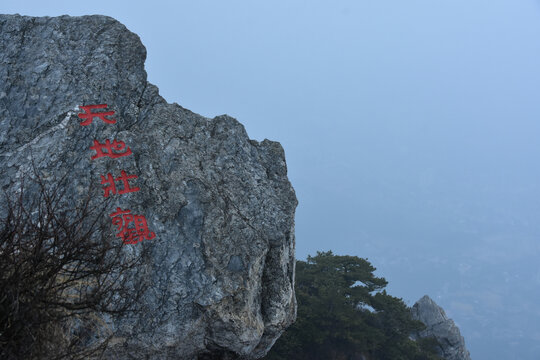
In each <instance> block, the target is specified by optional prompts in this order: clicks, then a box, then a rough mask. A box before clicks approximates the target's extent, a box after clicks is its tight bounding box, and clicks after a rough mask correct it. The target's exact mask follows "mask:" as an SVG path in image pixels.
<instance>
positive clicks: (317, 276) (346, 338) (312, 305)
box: [266, 251, 440, 360]
mask: <svg viewBox="0 0 540 360" xmlns="http://www.w3.org/2000/svg"><path fill="white" fill-rule="evenodd" d="M374 271H375V268H374V267H373V266H372V265H371V264H370V263H369V262H368V261H367V260H366V259H361V258H359V257H356V256H338V255H334V254H332V252H331V251H329V252H317V255H316V256H314V257H311V256H308V258H307V261H297V263H296V299H297V301H298V316H297V320H296V322H295V323H294V324H293V325H292V326H291V327H289V328H288V329H287V330H286V331H285V333H284V334H283V335H282V336H281V337H280V338H279V339H278V341H277V342H276V344H275V345H274V347H273V348H272V349H271V350H270V352H269V353H268V355H267V356H266V359H269V360H285V359H287V360H290V359H297V360H304V359H305V360H308V359H309V360H318V359H324V360H356V359H358V360H360V359H369V360H371V359H377V360H387V359H388V360H437V359H440V358H439V357H437V356H436V355H435V354H436V352H435V350H434V349H435V346H436V345H437V343H436V341H433V339H430V340H428V341H419V342H415V341H413V340H411V339H410V337H409V336H410V334H411V333H412V332H414V331H418V330H420V329H422V328H423V327H424V325H423V324H422V323H421V322H419V321H415V320H413V319H412V317H411V313H410V309H409V308H408V307H407V306H406V305H405V303H404V302H403V301H402V300H401V299H398V298H395V297H393V296H390V295H388V294H387V293H386V291H385V290H384V287H385V286H386V285H387V281H386V280H385V279H384V278H379V277H376V276H375V275H374V274H373V272H374Z"/></svg>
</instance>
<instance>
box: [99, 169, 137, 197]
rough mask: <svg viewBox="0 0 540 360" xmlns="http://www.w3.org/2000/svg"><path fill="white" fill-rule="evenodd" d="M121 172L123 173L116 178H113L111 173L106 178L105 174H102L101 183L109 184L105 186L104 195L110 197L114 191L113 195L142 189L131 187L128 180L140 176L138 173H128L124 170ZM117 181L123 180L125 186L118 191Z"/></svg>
mask: <svg viewBox="0 0 540 360" xmlns="http://www.w3.org/2000/svg"><path fill="white" fill-rule="evenodd" d="M121 174H122V175H121V176H119V177H117V178H116V179H113V176H112V175H111V174H110V173H108V174H107V178H105V176H103V175H101V184H102V185H106V184H107V186H106V187H104V188H103V191H104V194H103V196H104V197H109V194H110V193H112V194H113V195H114V194H126V193H130V192H135V191H139V190H141V189H140V188H138V187H130V186H129V182H128V180H129V179H136V178H138V176H137V175H128V174H126V172H125V171H124V170H122V171H121ZM115 181H122V183H123V185H124V188H123V189H122V190H118V191H117V190H116V185H115V183H114V182H115Z"/></svg>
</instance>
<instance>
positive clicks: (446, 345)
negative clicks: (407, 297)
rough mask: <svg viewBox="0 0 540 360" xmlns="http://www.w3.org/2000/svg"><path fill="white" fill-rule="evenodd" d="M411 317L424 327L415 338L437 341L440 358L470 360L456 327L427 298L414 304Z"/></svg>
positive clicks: (438, 307) (440, 309)
mask: <svg viewBox="0 0 540 360" xmlns="http://www.w3.org/2000/svg"><path fill="white" fill-rule="evenodd" d="M412 315H413V318H414V319H415V320H419V321H421V322H423V323H424V324H425V325H426V329H425V330H423V331H421V332H419V333H418V334H415V337H417V338H423V337H434V338H435V339H437V341H438V343H439V348H438V350H439V355H440V356H441V357H443V358H444V359H446V360H471V357H470V354H469V351H468V350H467V348H466V347H465V340H464V339H463V336H461V333H460V332H459V329H458V327H457V326H456V324H455V323H454V321H453V320H452V319H449V318H448V317H447V316H446V314H445V312H444V310H443V308H441V307H440V306H438V305H437V304H436V303H435V302H434V301H433V300H431V298H430V297H429V296H427V295H425V296H424V297H422V298H421V299H420V300H418V301H417V302H416V303H415V304H414V306H413V307H412Z"/></svg>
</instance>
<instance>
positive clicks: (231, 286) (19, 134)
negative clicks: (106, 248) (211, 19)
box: [0, 15, 297, 359]
mask: <svg viewBox="0 0 540 360" xmlns="http://www.w3.org/2000/svg"><path fill="white" fill-rule="evenodd" d="M145 57H146V50H145V48H144V46H143V45H142V44H141V41H140V39H139V37H138V36H137V35H135V34H133V33H132V32H130V31H129V30H127V29H126V28H125V27H124V26H123V25H122V24H120V23H119V22H118V21H116V20H114V19H112V18H110V17H106V16H83V17H70V16H60V17H26V16H19V15H0V80H1V81H0V169H1V170H2V171H1V175H0V186H1V187H2V189H3V190H6V191H8V192H12V191H14V189H15V188H16V187H17V186H18V184H19V183H20V181H21V180H22V178H23V177H24V176H26V175H25V174H27V173H28V172H29V171H30V166H31V165H30V164H31V161H30V160H31V159H32V158H33V159H34V162H35V164H36V166H37V168H38V169H39V171H42V172H43V173H44V174H45V175H46V180H48V181H50V182H52V183H53V182H54V181H56V180H57V179H59V178H60V177H61V176H62V175H64V174H65V173H67V172H69V173H70V174H69V179H70V180H69V183H68V185H67V189H66V190H67V194H68V197H69V199H71V200H72V201H73V202H74V203H76V202H77V201H78V200H80V199H82V198H83V197H84V196H85V195H86V194H87V193H88V191H89V190H88V189H94V190H95V191H96V194H98V196H97V197H96V200H95V201H103V198H102V195H101V194H102V192H101V194H100V191H101V187H102V185H101V184H100V181H101V180H100V175H102V174H103V175H104V174H106V173H108V172H110V173H112V174H113V175H114V176H119V174H120V170H125V171H126V172H127V173H128V174H136V175H138V176H139V178H138V179H137V180H136V181H134V184H135V185H136V186H139V187H140V188H141V191H139V192H135V193H130V194H124V195H115V196H114V199H113V201H112V202H111V205H110V210H111V212H112V211H113V210H114V209H116V207H117V206H120V207H122V208H130V209H132V211H133V212H134V213H140V214H143V215H145V216H146V218H147V219H148V224H149V227H150V229H151V230H152V231H154V232H155V233H156V238H155V239H153V240H146V241H144V242H142V243H139V244H137V245H135V246H134V248H133V251H137V247H146V248H148V250H149V253H150V256H149V257H148V259H146V268H145V271H144V272H143V275H142V276H141V277H140V281H141V282H147V283H149V284H151V288H150V290H149V291H148V292H147V293H146V294H145V296H144V304H145V307H146V308H145V311H144V312H143V313H141V314H139V315H138V316H137V317H136V318H131V319H128V320H125V319H123V320H117V319H112V320H111V319H109V320H108V321H109V322H111V324H112V326H114V329H115V331H116V333H117V334H118V336H117V339H116V343H117V344H118V345H117V350H116V355H114V356H115V357H117V358H122V357H123V356H124V355H123V354H124V353H123V351H124V352H126V351H127V352H129V353H131V355H132V356H134V357H135V358H141V359H142V358H144V359H165V358H175V359H176V358H181V359H191V358H193V359H195V358H197V357H201V358H202V357H204V356H206V357H208V358H211V357H214V358H219V357H220V356H222V357H223V358H225V357H226V355H225V354H228V355H227V356H229V357H233V358H234V357H244V358H259V357H261V356H263V355H264V354H265V353H266V351H267V350H268V349H269V347H270V346H271V345H272V344H273V342H274V341H275V340H276V338H277V337H278V336H279V335H280V334H281V332H283V330H284V329H285V328H286V327H287V326H288V325H289V324H291V323H292V321H293V320H294V318H295V316H296V303H295V297H294V290H293V279H294V211H295V208H296V205H297V200H296V197H295V193H294V190H293V188H292V187H291V185H290V183H289V181H288V179H287V168H286V164H285V156H284V152H283V149H282V147H281V146H280V144H279V143H277V142H272V141H269V140H264V141H262V142H257V141H254V140H250V139H249V138H248V136H247V134H246V131H245V129H244V127H243V126H242V125H241V124H240V123H239V122H237V121H236V120H235V119H233V118H231V117H229V116H226V115H223V116H218V117H216V118H214V119H209V118H205V117H203V116H200V115H198V114H195V113H193V112H191V111H189V110H186V109H184V108H182V107H181V106H179V105H178V104H176V103H175V104H168V103H167V102H166V101H165V100H164V99H163V98H162V97H161V96H160V95H159V94H158V89H157V88H156V87H155V86H154V85H152V84H150V83H148V82H147V80H146V72H145V70H144V61H145ZM179 86H181V84H180V85H179ZM103 103H106V104H108V109H109V110H114V111H115V112H116V114H115V116H114V118H115V119H117V123H116V124H114V125H111V124H105V123H104V122H103V121H100V120H98V119H95V120H94V121H93V123H92V124H91V125H89V126H80V125H79V123H80V121H81V119H79V118H78V117H77V114H78V113H79V112H80V111H79V109H78V106H79V105H89V104H103ZM94 139H96V140H99V141H100V142H104V141H105V139H111V140H112V139H118V140H121V141H124V142H125V143H126V144H127V145H128V146H129V147H130V148H131V150H132V151H133V155H131V156H128V157H122V158H118V159H109V158H101V159H96V160H93V161H91V160H90V156H91V155H93V154H94V153H93V151H91V150H89V147H90V146H91V145H92V141H93V140H94ZM29 194H30V196H31V191H30V193H29ZM0 211H2V209H1V206H0ZM105 216H106V215H105ZM111 231H114V229H113V227H112V226H111ZM119 241H120V240H119ZM126 349H127V350H126ZM220 354H222V355H220Z"/></svg>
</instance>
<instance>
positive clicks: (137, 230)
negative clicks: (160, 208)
mask: <svg viewBox="0 0 540 360" xmlns="http://www.w3.org/2000/svg"><path fill="white" fill-rule="evenodd" d="M109 216H111V217H112V218H113V219H112V223H113V225H116V226H117V227H118V229H117V230H118V231H119V232H118V233H117V234H116V236H117V237H119V238H121V239H122V240H123V242H124V244H136V243H138V242H141V241H143V240H145V239H146V240H152V239H153V238H155V237H156V234H154V233H153V232H151V231H150V230H148V223H147V222H146V218H145V217H144V215H133V214H131V210H122V209H121V208H119V207H117V208H116V212H114V213H112V214H110V215H109ZM130 224H133V225H134V227H129V225H130Z"/></svg>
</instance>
